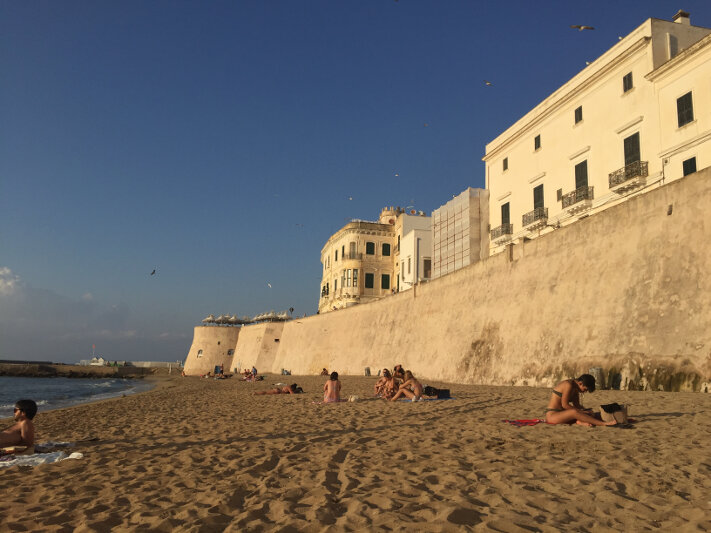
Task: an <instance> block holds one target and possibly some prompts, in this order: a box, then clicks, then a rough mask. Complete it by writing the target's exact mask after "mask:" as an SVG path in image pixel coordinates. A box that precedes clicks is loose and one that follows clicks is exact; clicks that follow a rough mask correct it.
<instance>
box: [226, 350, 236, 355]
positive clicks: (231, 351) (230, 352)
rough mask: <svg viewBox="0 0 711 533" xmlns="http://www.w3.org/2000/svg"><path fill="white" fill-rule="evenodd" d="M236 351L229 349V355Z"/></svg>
mask: <svg viewBox="0 0 711 533" xmlns="http://www.w3.org/2000/svg"><path fill="white" fill-rule="evenodd" d="M234 353H235V351H234V350H227V355H233V354H234Z"/></svg>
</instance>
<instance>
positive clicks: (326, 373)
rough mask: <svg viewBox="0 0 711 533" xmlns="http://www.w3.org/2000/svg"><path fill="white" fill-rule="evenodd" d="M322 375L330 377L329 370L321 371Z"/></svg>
mask: <svg viewBox="0 0 711 533" xmlns="http://www.w3.org/2000/svg"><path fill="white" fill-rule="evenodd" d="M321 375H322V376H328V370H326V369H325V368H324V369H323V370H321Z"/></svg>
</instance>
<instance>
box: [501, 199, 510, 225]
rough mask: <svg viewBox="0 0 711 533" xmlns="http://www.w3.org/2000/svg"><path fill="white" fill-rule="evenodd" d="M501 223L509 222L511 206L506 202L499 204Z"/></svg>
mask: <svg viewBox="0 0 711 533" xmlns="http://www.w3.org/2000/svg"><path fill="white" fill-rule="evenodd" d="M501 224H502V225H503V224H511V207H510V205H509V203H508V202H506V203H505V204H504V205H502V206H501Z"/></svg>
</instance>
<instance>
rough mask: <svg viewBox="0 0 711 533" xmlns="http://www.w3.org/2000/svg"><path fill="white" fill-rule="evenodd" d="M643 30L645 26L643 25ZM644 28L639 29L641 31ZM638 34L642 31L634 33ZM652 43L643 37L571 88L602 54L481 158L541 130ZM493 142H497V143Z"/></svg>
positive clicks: (495, 155)
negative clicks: (552, 116) (560, 110)
mask: <svg viewBox="0 0 711 533" xmlns="http://www.w3.org/2000/svg"><path fill="white" fill-rule="evenodd" d="M645 24H646V23H645ZM642 26H644V24H643V25H642ZM642 26H640V28H641V27H642ZM638 30H639V28H638V29H637V30H635V31H638ZM633 33H634V32H633ZM651 39H652V38H651V37H650V36H649V35H643V36H642V37H640V38H639V39H637V40H636V41H634V42H633V43H632V44H630V45H629V46H628V47H627V48H625V49H624V50H623V51H622V52H620V53H619V54H618V55H616V56H615V57H613V58H612V59H611V60H609V61H608V62H607V63H605V64H604V66H602V67H599V69H598V70H596V71H593V72H591V74H589V75H588V76H587V77H585V78H583V79H581V80H580V81H578V82H577V83H575V84H574V85H572V86H571V84H573V82H575V80H576V78H578V77H579V76H581V75H582V74H583V73H584V72H585V71H586V70H588V69H592V68H593V67H595V64H596V63H597V62H598V61H602V60H603V59H604V57H605V55H606V54H603V56H602V57H600V58H599V59H597V60H596V61H594V62H593V63H592V64H591V65H590V66H588V67H586V68H585V69H584V70H583V71H582V72H580V73H579V74H578V75H576V76H575V77H573V79H571V80H570V81H569V82H568V83H566V84H565V85H563V87H561V88H560V89H558V90H557V91H555V92H554V93H553V94H552V95H550V96H549V97H548V98H546V99H545V100H544V101H543V102H541V103H540V104H538V105H537V106H536V107H535V108H533V109H532V110H531V111H529V112H528V113H527V114H526V115H525V116H524V117H523V118H522V119H520V120H519V122H520V123H521V124H520V126H518V127H516V124H514V125H513V126H511V127H510V128H509V130H513V131H512V132H511V133H509V134H508V136H506V137H505V138H504V139H503V140H502V141H501V142H500V143H498V144H497V145H496V146H494V147H492V148H491V149H490V150H489V151H487V153H486V154H485V155H484V157H482V161H484V162H488V161H490V160H492V159H495V158H496V157H497V156H498V155H499V154H500V153H501V152H502V151H503V150H504V149H506V148H508V147H509V146H510V145H511V144H512V143H514V142H515V141H516V140H518V139H519V138H521V137H522V136H524V135H527V134H529V132H530V131H531V130H532V129H534V128H537V127H539V125H540V124H541V123H542V122H543V121H544V120H546V119H547V118H548V117H550V116H551V115H552V114H553V113H555V112H556V111H558V110H559V109H560V108H561V107H563V106H564V105H565V104H567V103H569V102H570V101H571V100H573V99H575V98H578V97H579V96H580V94H581V93H583V92H585V91H586V90H588V89H589V88H590V87H592V86H593V85H595V84H597V83H598V82H600V81H601V80H602V79H604V77H605V76H607V74H608V73H609V72H610V71H612V70H614V69H616V68H617V67H618V66H619V65H620V64H621V63H623V62H625V61H626V60H627V59H629V58H630V57H631V56H633V55H635V54H636V53H638V52H639V51H640V50H643V49H644V48H645V47H646V46H647V45H648V44H649V42H650V41H651ZM619 44H621V43H618V45H619ZM613 49H614V47H613ZM509 130H507V131H509ZM502 135H506V132H504V133H503V134H502ZM492 142H496V139H495V140H494V141H492Z"/></svg>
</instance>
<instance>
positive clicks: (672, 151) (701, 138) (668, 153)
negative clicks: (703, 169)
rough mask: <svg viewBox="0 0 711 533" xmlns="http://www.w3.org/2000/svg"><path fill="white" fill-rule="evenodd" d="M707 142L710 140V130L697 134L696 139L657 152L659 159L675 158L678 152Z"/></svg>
mask: <svg viewBox="0 0 711 533" xmlns="http://www.w3.org/2000/svg"><path fill="white" fill-rule="evenodd" d="M708 140H711V130H706V131H704V132H702V133H699V134H698V135H697V136H696V137H692V138H691V139H688V140H686V141H684V142H683V143H679V144H676V145H674V146H672V147H671V148H667V149H666V150H664V151H662V152H659V157H660V158H665V157H672V156H675V155H676V154H678V153H679V152H683V151H684V150H688V149H689V148H693V147H694V146H697V145H699V144H701V143H703V142H706V141H708Z"/></svg>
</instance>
